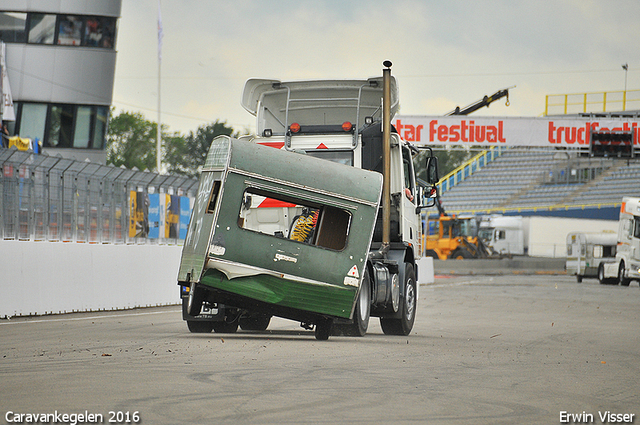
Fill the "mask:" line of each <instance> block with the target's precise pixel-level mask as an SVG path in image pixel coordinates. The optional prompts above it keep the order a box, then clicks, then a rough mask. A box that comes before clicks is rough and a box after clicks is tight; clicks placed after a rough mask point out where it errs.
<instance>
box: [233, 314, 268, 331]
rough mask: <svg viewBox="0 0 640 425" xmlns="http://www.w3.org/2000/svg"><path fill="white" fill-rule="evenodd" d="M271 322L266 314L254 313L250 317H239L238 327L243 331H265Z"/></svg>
mask: <svg viewBox="0 0 640 425" xmlns="http://www.w3.org/2000/svg"><path fill="white" fill-rule="evenodd" d="M269 322H271V316H269V315H268V314H255V315H253V316H251V317H242V318H240V329H242V330H243V331H266V330H267V328H268V327H269Z"/></svg>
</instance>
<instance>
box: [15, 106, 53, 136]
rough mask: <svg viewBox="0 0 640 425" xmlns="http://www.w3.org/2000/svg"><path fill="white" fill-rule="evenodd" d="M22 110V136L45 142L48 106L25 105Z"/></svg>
mask: <svg viewBox="0 0 640 425" xmlns="http://www.w3.org/2000/svg"><path fill="white" fill-rule="evenodd" d="M20 110H21V112H20V136H21V137H28V138H30V139H33V140H35V139H39V140H43V139H44V127H45V124H46V122H47V105H45V104H42V103H23V104H22V105H21V107H20Z"/></svg>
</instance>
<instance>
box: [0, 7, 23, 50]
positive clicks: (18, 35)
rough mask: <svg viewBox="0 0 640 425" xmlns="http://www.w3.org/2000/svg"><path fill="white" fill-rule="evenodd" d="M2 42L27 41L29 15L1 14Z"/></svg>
mask: <svg viewBox="0 0 640 425" xmlns="http://www.w3.org/2000/svg"><path fill="white" fill-rule="evenodd" d="M0 40H2V41H4V42H6V43H12V42H13V43H24V42H25V41H27V14H26V13H17V12H0Z"/></svg>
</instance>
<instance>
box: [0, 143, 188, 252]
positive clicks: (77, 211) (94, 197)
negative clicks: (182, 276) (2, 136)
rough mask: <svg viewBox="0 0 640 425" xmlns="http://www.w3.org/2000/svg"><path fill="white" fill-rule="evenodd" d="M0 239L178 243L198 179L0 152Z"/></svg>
mask: <svg viewBox="0 0 640 425" xmlns="http://www.w3.org/2000/svg"><path fill="white" fill-rule="evenodd" d="M0 169H1V170H2V175H1V176H0V239H13V240H31V241H52V242H58V241H60V242H81V243H115V244H131V243H136V244H145V243H150V244H178V243H180V241H181V240H183V239H184V236H185V234H186V229H187V226H188V222H189V217H190V214H191V205H192V203H193V202H192V201H193V199H194V197H195V193H196V191H197V188H198V181H197V180H195V179H191V178H188V177H184V176H175V175H173V176H172V175H160V174H156V173H150V172H142V171H137V170H129V169H125V168H118V167H113V166H105V165H100V164H97V163H92V162H84V161H76V160H72V159H68V158H62V157H60V156H55V157H53V156H48V155H45V154H35V153H33V152H26V151H19V150H17V149H13V148H12V149H0Z"/></svg>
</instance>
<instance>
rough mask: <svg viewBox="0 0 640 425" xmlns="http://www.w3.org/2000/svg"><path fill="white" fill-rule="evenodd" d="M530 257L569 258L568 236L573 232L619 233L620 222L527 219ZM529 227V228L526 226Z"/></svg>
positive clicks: (555, 218)
mask: <svg viewBox="0 0 640 425" xmlns="http://www.w3.org/2000/svg"><path fill="white" fill-rule="evenodd" d="M526 219H528V220H529V226H528V229H525V231H526V230H528V232H529V234H528V239H529V255H530V256H532V257H550V258H563V257H566V256H567V235H568V234H569V233H571V232H590V233H599V232H603V231H610V232H613V233H616V234H617V233H618V221H617V220H616V221H614V220H590V219H582V218H560V217H527V218H526ZM525 227H527V226H525Z"/></svg>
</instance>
